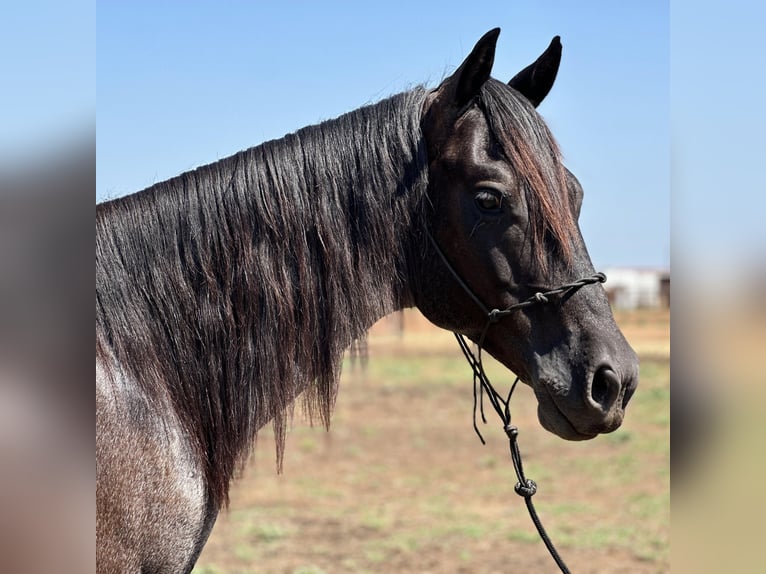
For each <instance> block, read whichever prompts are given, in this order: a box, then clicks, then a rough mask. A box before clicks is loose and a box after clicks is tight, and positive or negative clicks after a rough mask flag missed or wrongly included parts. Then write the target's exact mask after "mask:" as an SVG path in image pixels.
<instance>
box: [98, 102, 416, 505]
mask: <svg viewBox="0 0 766 574" xmlns="http://www.w3.org/2000/svg"><path fill="white" fill-rule="evenodd" d="M424 97H425V92H424V91H423V90H422V89H416V90H413V91H411V92H407V93H405V94H400V95H398V96H394V97H392V98H389V99H386V100H383V101H382V102H379V103H378V104H375V105H372V106H367V107H364V108H360V109H358V110H356V111H354V112H350V113H348V114H346V115H344V116H341V117H340V118H338V119H336V120H331V121H328V122H324V123H321V124H318V125H316V126H310V127H307V128H303V129H301V130H299V131H298V132H296V133H295V134H292V135H289V136H286V137H285V138H282V139H280V140H275V141H272V142H267V143H265V144H262V145H260V146H257V147H254V148H250V149H248V150H245V151H242V152H240V153H237V154H235V155H233V156H231V157H229V158H226V159H223V160H221V161H218V162H216V163H213V164H210V165H207V166H203V167H200V168H198V169H196V170H194V171H190V172H187V173H184V174H182V175H180V176H178V177H175V178H172V179H170V180H168V181H165V182H162V183H159V184H156V185H154V186H152V187H150V188H148V189H147V190H144V191H143V192H139V193H137V194H134V195H131V196H128V197H125V198H121V199H118V200H114V201H111V202H107V203H105V204H100V205H99V206H97V217H96V252H97V257H96V290H97V309H96V324H97V342H98V344H99V345H109V346H110V348H111V352H112V353H113V354H114V356H115V357H116V359H117V360H118V361H119V363H120V368H122V369H125V370H126V371H127V372H129V373H131V374H132V376H133V377H134V378H135V380H136V381H138V382H139V384H140V385H141V386H142V388H143V389H144V391H145V392H146V393H147V395H148V396H149V397H150V398H151V399H152V400H156V399H157V398H158V397H160V398H161V397H169V398H168V401H169V402H170V406H171V407H172V408H173V409H174V410H175V412H176V414H177V415H178V418H179V419H180V420H181V421H182V423H183V425H184V426H185V429H186V432H187V434H188V436H189V437H190V438H191V442H192V443H193V445H194V446H195V447H196V448H197V450H198V455H199V458H200V460H201V461H203V464H204V469H205V475H206V479H207V483H208V495H209V496H210V497H211V498H212V499H213V500H214V501H216V502H217V503H220V504H222V503H224V502H225V501H226V499H227V493H228V486H229V482H230V480H231V478H232V477H233V475H234V473H235V472H236V471H237V469H238V468H240V465H241V464H242V462H243V461H244V460H245V457H246V454H247V453H248V452H249V449H250V446H251V444H252V441H253V439H254V437H255V434H256V433H257V431H258V429H259V428H260V427H261V426H263V425H264V424H266V423H267V422H268V421H269V420H271V421H273V426H274V432H275V437H276V443H277V460H278V464H281V459H282V453H283V449H284V440H285V432H286V427H287V423H288V422H289V418H290V416H291V413H292V405H293V403H294V400H295V399H296V397H297V396H298V395H299V394H301V393H304V403H305V405H306V407H307V410H308V412H309V413H310V414H311V415H312V416H313V417H315V418H318V419H319V420H321V421H322V422H323V423H324V424H325V425H327V424H329V418H330V412H331V409H332V407H333V405H334V402H335V396H336V389H337V383H338V377H339V373H340V367H341V361H342V357H343V353H344V351H345V349H346V348H347V347H348V346H349V345H350V344H351V343H352V342H353V341H354V340H356V339H358V338H360V337H362V336H363V335H364V333H365V330H366V329H367V328H368V326H369V325H371V324H372V322H373V321H375V320H376V319H378V318H379V317H381V316H383V315H385V314H387V313H388V312H390V311H391V310H393V308H394V306H395V305H396V304H397V299H398V298H400V297H402V296H403V293H402V291H403V290H405V289H406V288H407V287H406V284H405V283H406V270H405V267H406V261H405V259H406V257H407V254H406V253H405V247H404V243H405V242H406V241H409V238H410V236H411V233H412V228H413V227H418V226H420V225H422V224H421V222H418V221H417V219H418V217H420V216H421V215H420V214H422V212H423V210H422V209H420V203H421V201H422V198H423V197H424V196H425V190H426V187H427V159H426V152H425V147H424V142H423V141H422V136H421V134H420V127H419V121H420V111H421V108H422V101H423V99H424ZM102 352H103V351H102Z"/></svg>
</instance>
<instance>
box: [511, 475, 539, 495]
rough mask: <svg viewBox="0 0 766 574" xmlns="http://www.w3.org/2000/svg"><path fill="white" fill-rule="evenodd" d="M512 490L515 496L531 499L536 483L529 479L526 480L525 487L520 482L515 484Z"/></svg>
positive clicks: (535, 490) (535, 489)
mask: <svg viewBox="0 0 766 574" xmlns="http://www.w3.org/2000/svg"><path fill="white" fill-rule="evenodd" d="M513 490H515V491H516V494H518V495H519V496H523V497H524V498H532V497H533V496H534V495H535V493H536V492H537V483H536V482H535V481H534V480H532V479H531V478H528V479H527V484H526V486H525V485H523V484H521V483H520V482H517V483H516V486H514V487H513Z"/></svg>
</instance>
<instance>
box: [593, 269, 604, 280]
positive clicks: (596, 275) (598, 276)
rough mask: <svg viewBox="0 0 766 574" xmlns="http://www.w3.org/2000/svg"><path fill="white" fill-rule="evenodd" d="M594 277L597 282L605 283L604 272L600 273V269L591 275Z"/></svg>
mask: <svg viewBox="0 0 766 574" xmlns="http://www.w3.org/2000/svg"><path fill="white" fill-rule="evenodd" d="M593 278H594V279H597V280H598V282H599V283H606V274H604V273H602V272H601V271H598V272H596V273H595V274H594V275H593Z"/></svg>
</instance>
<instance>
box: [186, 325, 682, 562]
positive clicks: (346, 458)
mask: <svg viewBox="0 0 766 574" xmlns="http://www.w3.org/2000/svg"><path fill="white" fill-rule="evenodd" d="M617 319H618V322H619V323H620V325H621V327H622V328H623V331H624V332H625V334H626V336H627V337H628V339H629V341H630V342H631V344H632V345H633V346H634V348H635V349H636V350H637V352H638V353H639V356H640V357H641V382H640V385H639V388H638V391H637V393H636V395H635V397H634V398H633V400H632V402H631V405H630V406H629V408H628V414H627V417H626V420H625V423H624V424H623V426H622V427H621V428H620V429H619V430H618V431H616V432H615V433H612V434H609V435H605V436H602V437H599V438H597V439H595V440H593V441H588V442H585V443H571V442H567V441H563V440H561V439H559V438H557V437H555V436H553V435H551V434H549V433H547V432H546V431H544V430H543V429H542V428H541V427H540V425H539V423H538V421H537V415H536V401H535V399H534V396H533V394H532V392H531V390H530V389H528V388H526V387H523V388H519V389H517V391H516V394H515V395H514V398H513V401H512V415H513V421H514V423H515V424H516V425H517V426H518V427H519V428H520V437H519V443H520V446H521V449H522V454H523V456H524V465H525V469H526V474H527V476H528V477H529V478H532V479H534V480H535V481H536V482H537V483H538V485H539V488H538V493H537V495H536V496H535V498H534V500H535V503H536V505H537V507H538V511H539V513H540V516H541V519H542V520H543V522H544V524H545V525H546V528H547V529H548V531H549V533H550V535H551V537H552V539H553V541H554V542H555V543H556V545H557V546H558V547H559V550H560V552H561V554H562V556H563V557H564V559H565V560H566V561H567V563H568V565H569V566H570V568H571V570H572V571H573V572H580V573H583V572H593V573H605V572H607V573H608V572H621V573H632V572H635V573H639V572H640V573H644V572H647V573H648V572H652V573H655V572H667V571H669V547H668V544H669V498H670V495H669V469H668V465H669V449H670V447H669V429H670V414H669V410H670V409H669V385H670V374H669V357H670V325H669V323H670V317H669V311H667V310H664V311H637V312H631V313H621V314H618V316H617ZM366 362H367V364H366V366H365V367H364V368H362V367H361V366H360V363H361V361H359V360H357V361H356V362H351V361H349V362H348V363H347V365H346V368H345V369H344V375H343V380H342V383H341V387H340V392H339V396H338V403H337V406H336V409H335V414H334V416H333V422H332V427H331V429H330V431H329V432H325V430H324V429H323V428H322V427H311V426H310V425H309V424H308V423H307V422H306V421H305V419H304V417H303V415H302V414H301V411H300V409H296V415H295V419H294V424H293V428H292V430H291V432H290V435H289V437H288V441H287V449H286V452H285V459H284V470H283V473H282V474H281V475H278V474H277V473H276V468H275V456H274V441H273V437H272V434H271V433H270V432H269V431H266V430H265V431H264V432H262V433H261V434H260V435H259V438H258V444H257V448H256V450H255V454H254V456H253V458H252V461H251V462H250V464H249V466H248V468H247V469H246V470H245V472H244V475H243V476H242V477H241V479H240V480H238V481H237V482H236V483H235V484H234V486H233V488H232V491H231V504H230V510H229V511H228V512H224V513H222V515H221V517H220V518H219V520H218V523H217V524H216V527H215V529H214V530H213V533H212V535H211V537H210V540H209V542H208V544H207V546H206V547H205V550H204V551H203V553H202V556H201V557H200V560H199V562H198V565H197V567H196V568H195V570H194V572H195V573H197V574H203V573H204V574H214V573H234V572H238V573H239V572H242V573H244V572H259V573H260V572H264V573H288V574H319V573H327V574H329V573H346V572H396V573H399V572H417V573H426V572H430V573H452V572H455V573H457V572H466V573H469V572H470V573H474V572H476V573H493V572H556V571H557V570H556V567H555V564H554V563H553V561H552V560H551V558H550V557H549V556H548V554H547V552H546V550H545V547H544V545H543V544H542V542H541V541H540V540H539V538H538V536H537V533H536V531H535V529H534V526H533V525H532V523H531V521H530V519H529V516H528V515H527V512H526V508H525V506H524V503H523V500H522V499H521V498H520V497H518V496H516V494H515V493H514V491H513V485H514V484H515V481H516V479H515V475H514V471H513V467H512V465H511V462H510V459H509V456H508V444H507V440H506V439H505V435H504V434H503V432H502V428H501V426H500V423H499V421H498V420H497V419H495V417H494V413H488V419H489V423H488V424H487V425H486V426H483V427H482V432H483V434H484V436H485V439H486V440H487V444H486V445H485V446H482V444H481V443H480V442H479V440H478V438H477V437H476V435H475V434H474V432H473V429H472V422H471V421H472V401H473V396H472V383H471V373H470V370H469V368H468V366H467V365H466V364H465V362H464V361H463V359H462V356H461V354H460V351H459V350H458V348H457V345H456V343H455V341H454V339H453V338H452V336H451V334H449V333H446V332H443V331H439V330H437V329H435V328H433V327H431V326H430V325H428V324H427V322H426V321H425V320H424V319H423V318H422V317H421V316H420V315H419V314H417V313H416V312H415V311H407V312H406V313H405V314H404V315H403V316H401V315H399V316H393V317H389V318H387V319H385V320H384V321H383V322H381V323H379V324H378V325H376V327H375V328H373V330H372V331H371V333H370V337H369V341H368V348H367V353H366ZM487 370H488V372H489V374H490V377H491V378H492V380H493V382H494V384H495V386H496V387H498V388H499V387H506V385H507V384H509V383H510V382H511V380H512V379H511V377H510V375H509V373H508V372H507V371H506V370H505V369H503V368H502V367H500V366H499V365H496V364H493V365H489V366H488V369H487ZM490 415H491V416H490Z"/></svg>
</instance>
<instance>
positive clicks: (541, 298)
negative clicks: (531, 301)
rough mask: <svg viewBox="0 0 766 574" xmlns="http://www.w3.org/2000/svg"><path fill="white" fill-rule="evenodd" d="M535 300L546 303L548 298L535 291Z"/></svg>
mask: <svg viewBox="0 0 766 574" xmlns="http://www.w3.org/2000/svg"><path fill="white" fill-rule="evenodd" d="M535 301H537V302H538V303H547V302H548V298H547V297H546V296H545V295H544V294H542V293H535Z"/></svg>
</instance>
